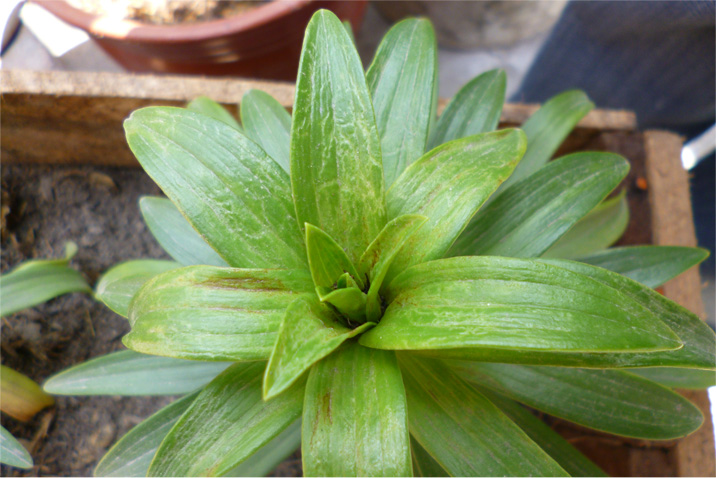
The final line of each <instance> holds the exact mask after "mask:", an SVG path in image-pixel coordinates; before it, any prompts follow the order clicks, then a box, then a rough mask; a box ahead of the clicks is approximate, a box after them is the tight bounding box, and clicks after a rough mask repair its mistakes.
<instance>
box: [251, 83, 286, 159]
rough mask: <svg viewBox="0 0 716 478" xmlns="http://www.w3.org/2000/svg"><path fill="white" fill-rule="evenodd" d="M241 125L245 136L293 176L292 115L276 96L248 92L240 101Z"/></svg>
mask: <svg viewBox="0 0 716 478" xmlns="http://www.w3.org/2000/svg"><path fill="white" fill-rule="evenodd" d="M241 122H242V123H243V124H244V128H245V130H246V136H248V137H249V138H250V139H252V140H253V141H254V142H255V143H256V144H258V145H259V146H261V147H262V148H263V150H264V151H266V154H268V155H269V156H270V157H271V158H273V160H274V161H276V162H277V163H278V164H279V165H280V166H281V167H282V168H283V170H284V171H286V172H287V173H290V164H291V159H290V145H291V115H289V114H288V111H286V108H284V107H283V106H281V103H279V102H278V101H276V99H274V97H273V96H271V95H269V94H268V93H266V92H264V91H261V90H253V89H252V90H249V91H247V92H246V94H244V96H243V98H241Z"/></svg>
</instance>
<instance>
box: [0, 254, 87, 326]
mask: <svg viewBox="0 0 716 478" xmlns="http://www.w3.org/2000/svg"><path fill="white" fill-rule="evenodd" d="M76 252H77V246H76V245H75V243H74V242H68V243H67V244H65V258H64V259H35V260H30V261H27V262H24V263H22V264H20V265H19V266H17V267H15V268H14V269H13V270H11V271H10V272H8V273H6V274H3V275H2V276H0V294H2V300H1V301H0V317H5V316H6V315H10V314H13V313H15V312H18V311H20V310H23V309H27V308H29V307H34V306H36V305H39V304H42V303H43V302H47V301H48V300H50V299H54V298H55V297H58V296H60V295H63V294H68V293H70V292H87V293H88V292H91V291H92V289H90V286H89V285H87V282H85V279H84V277H82V274H80V273H79V272H77V271H76V270H74V269H72V268H71V267H69V266H68V263H69V262H70V259H72V257H73V256H74V255H75V253H76Z"/></svg>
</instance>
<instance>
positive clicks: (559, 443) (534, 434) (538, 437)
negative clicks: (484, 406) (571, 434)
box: [473, 384, 608, 476]
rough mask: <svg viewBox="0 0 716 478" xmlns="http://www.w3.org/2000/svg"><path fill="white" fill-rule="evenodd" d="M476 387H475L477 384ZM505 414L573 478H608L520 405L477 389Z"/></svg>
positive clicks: (485, 390) (488, 391)
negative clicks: (575, 477)
mask: <svg viewBox="0 0 716 478" xmlns="http://www.w3.org/2000/svg"><path fill="white" fill-rule="evenodd" d="M473 385H474V384H473ZM477 388H478V390H479V391H480V393H482V394H483V395H484V396H485V397H487V399H488V400H490V401H491V402H492V403H493V404H494V405H496V406H497V407H498V408H499V409H500V410H501V411H502V413H504V414H505V415H507V416H508V417H509V419H510V420H512V421H513V422H515V423H516V424H517V426H518V427H520V428H521V429H522V431H524V432H525V433H526V434H527V436H529V437H530V438H531V439H532V440H533V441H534V442H535V443H537V445H539V447H540V448H542V449H543V450H544V451H546V452H547V454H549V456H551V457H552V458H553V459H554V460H555V461H556V462H557V463H559V465H560V466H561V467H562V468H564V470H565V471H566V472H567V473H569V474H570V476H608V475H607V474H606V473H604V471H603V470H602V469H601V468H599V467H598V466H597V465H595V464H594V463H592V461H591V460H590V459H589V458H587V457H586V456H584V455H582V453H581V452H580V451H579V450H577V449H576V448H574V447H573V446H572V445H570V444H569V442H568V441H567V440H565V439H564V438H562V437H561V436H560V435H559V433H557V432H555V431H554V430H552V429H551V428H550V427H549V426H548V425H547V424H545V423H544V422H543V421H542V420H540V419H539V418H537V417H536V416H534V415H533V414H532V413H530V412H529V411H528V410H527V409H525V408H524V407H523V406H521V405H519V404H518V403H516V402H514V401H512V400H509V399H507V398H505V397H502V396H500V395H498V394H496V393H493V392H491V391H490V390H488V389H484V388H482V387H477Z"/></svg>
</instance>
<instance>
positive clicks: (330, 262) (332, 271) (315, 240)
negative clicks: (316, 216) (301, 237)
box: [306, 223, 363, 289]
mask: <svg viewBox="0 0 716 478" xmlns="http://www.w3.org/2000/svg"><path fill="white" fill-rule="evenodd" d="M306 251H307V255H308V267H309V269H310V270H311V277H313V283H314V284H315V285H316V287H329V288H331V287H335V285H336V282H337V281H338V278H339V277H340V276H341V275H343V274H344V273H346V272H347V273H348V274H350V276H351V277H352V278H353V280H355V281H356V283H357V284H358V287H359V288H361V289H362V288H363V278H362V277H360V276H359V274H358V272H357V271H356V268H355V266H354V265H353V262H351V260H350V259H349V258H348V256H347V255H346V252H345V251H344V250H343V249H342V248H341V246H340V245H338V243H337V242H336V241H335V240H334V239H333V238H332V237H331V236H329V235H328V234H327V233H326V232H325V231H323V230H322V229H320V228H318V227H316V226H314V225H313V224H308V223H306Z"/></svg>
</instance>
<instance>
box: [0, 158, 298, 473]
mask: <svg viewBox="0 0 716 478" xmlns="http://www.w3.org/2000/svg"><path fill="white" fill-rule="evenodd" d="M2 192H3V194H2V209H3V216H5V213H7V216H6V217H5V220H6V222H7V226H6V227H3V231H2V254H1V259H2V261H1V271H2V273H5V272H7V271H8V270H9V269H11V268H12V267H14V266H15V265H17V264H18V263H20V262H21V261H24V260H28V259H34V258H50V257H61V256H62V254H63V246H64V244H65V242H67V241H75V242H76V243H77V245H78V246H79V251H78V253H77V255H76V256H75V258H74V259H73V260H72V265H73V266H74V267H75V268H77V269H78V270H80V271H82V272H83V273H84V274H85V276H86V278H87V280H88V281H89V283H90V284H91V285H93V284H94V283H95V282H96V280H97V278H98V277H99V276H100V275H101V274H102V273H103V271H105V270H106V269H108V268H109V267H111V266H112V265H114V264H116V263H117V262H120V261H124V260H128V259H135V258H143V257H152V258H168V256H167V255H166V253H165V252H164V251H163V250H162V249H161V248H160V247H159V245H158V244H157V243H156V242H155V240H154V239H153V237H152V236H151V234H150V233H149V231H148V229H147V228H146V226H145V225H144V222H143V221H142V218H141V214H140V212H139V208H138V206H137V201H138V199H139V198H140V197H141V196H143V195H147V194H150V195H159V194H161V192H160V190H159V188H158V187H157V186H156V185H155V184H154V183H153V182H152V180H151V179H150V178H149V177H148V176H147V175H146V174H145V173H144V172H143V171H142V170H141V169H130V168H107V167H105V168H102V167H42V166H30V165H27V166H5V167H3V168H2ZM128 331H129V325H128V323H127V321H126V319H124V318H123V317H120V316H119V315H117V314H115V313H114V312H112V311H110V310H109V309H107V308H106V307H105V306H104V305H102V304H100V303H97V302H95V301H94V300H92V298H91V297H89V296H87V295H84V294H70V295H66V296H63V297H59V298H57V299H54V300H51V301H49V302H48V303H46V304H44V305H41V306H38V307H35V308H33V309H29V310H27V311H23V312H19V313H17V314H13V315H11V316H8V317H6V318H4V319H2V363H3V365H6V366H8V367H11V368H14V369H15V370H17V371H19V372H21V373H24V374H25V375H27V376H29V377H30V378H32V379H33V380H35V381H37V382H38V383H42V382H43V381H44V380H45V379H47V378H48V377H49V376H50V375H52V374H55V373H57V372H59V371H61V370H63V369H65V368H67V367H69V366H71V365H75V364H78V363H81V362H84V361H85V360H87V359H89V358H92V357H97V356H100V355H104V354H106V353H109V352H112V351H115V350H121V349H123V346H122V343H121V338H122V336H123V335H124V334H125V333H127V332H128ZM171 400H172V398H171V397H151V398H150V397H136V398H135V397H56V405H55V406H54V407H52V408H50V409H47V410H45V411H43V412H40V413H39V414H38V415H37V416H36V417H35V418H34V419H33V420H32V421H30V422H29V423H20V422H18V421H16V420H14V419H12V418H10V417H7V416H6V415H2V425H3V426H4V427H5V428H7V429H8V430H9V431H10V432H11V433H12V434H13V435H14V436H15V437H17V438H18V439H20V440H21V441H23V442H24V444H26V445H28V448H29V449H30V450H31V454H32V456H33V458H34V460H35V467H34V468H33V469H32V470H30V471H27V472H23V471H20V470H16V469H14V468H9V467H5V466H3V467H2V469H1V473H0V474H2V476H47V475H55V476H91V475H92V471H93V469H94V466H95V465H96V464H97V462H98V461H99V459H100V458H101V457H102V455H104V453H105V452H106V451H107V449H108V448H109V447H110V446H111V445H112V444H113V443H114V442H115V441H116V440H117V439H119V438H120V437H121V436H122V435H124V434H125V433H126V432H127V431H129V430H130V429H131V428H132V427H133V426H134V425H136V424H138V423H139V422H140V421H142V420H143V419H144V418H146V417H148V416H149V415H150V414H152V413H153V412H154V411H156V410H158V409H159V408H161V407H162V406H164V405H166V404H167V403H169V402H170V401H171ZM275 474H276V475H277V476H300V475H301V461H300V455H299V454H296V455H294V456H292V457H291V458H289V459H288V460H287V461H286V462H284V463H283V464H281V465H280V466H279V468H278V469H277V470H276V471H275Z"/></svg>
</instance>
